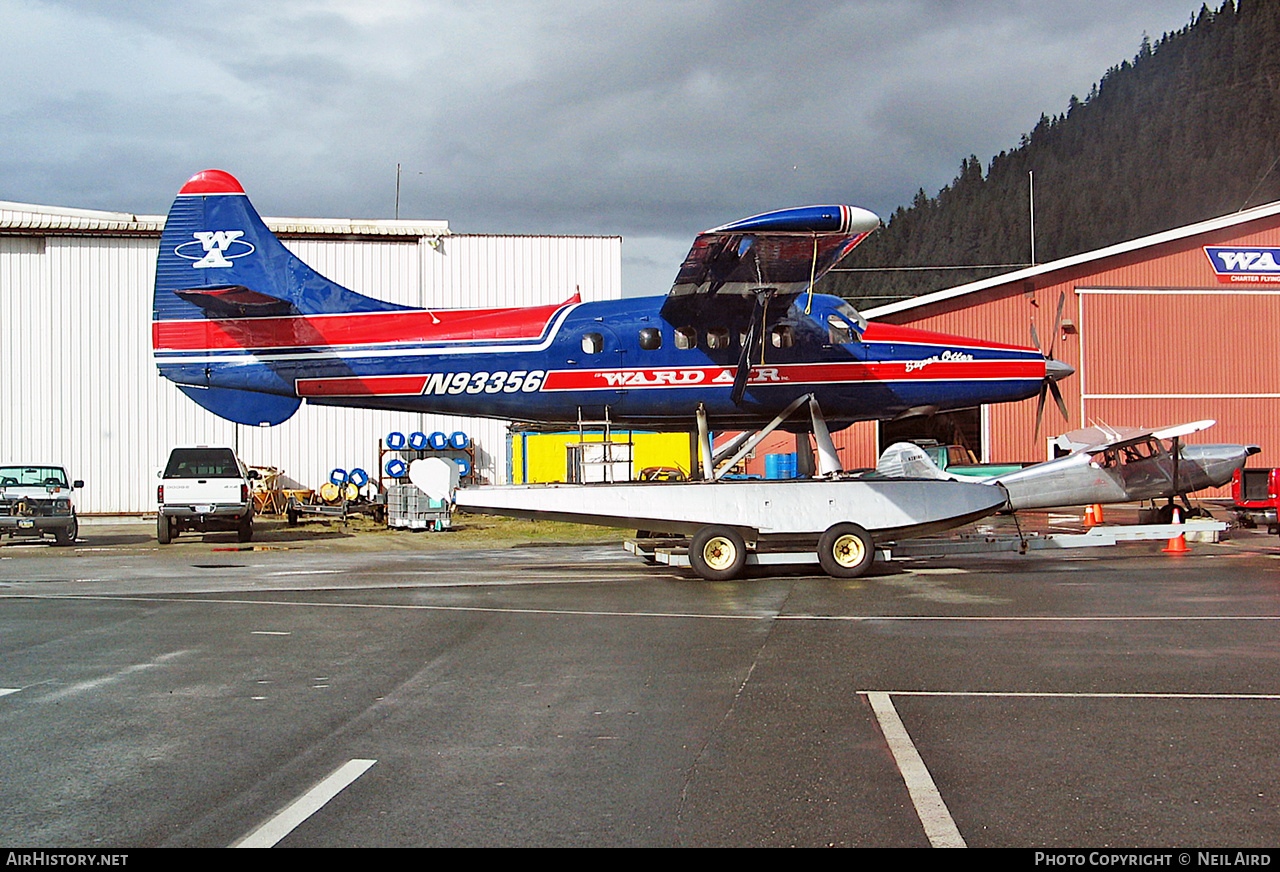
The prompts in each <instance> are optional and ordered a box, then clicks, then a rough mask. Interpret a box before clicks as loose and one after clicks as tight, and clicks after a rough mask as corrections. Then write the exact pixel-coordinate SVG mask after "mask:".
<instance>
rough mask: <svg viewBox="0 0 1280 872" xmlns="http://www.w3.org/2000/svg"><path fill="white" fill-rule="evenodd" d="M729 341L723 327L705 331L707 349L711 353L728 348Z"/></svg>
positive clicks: (727, 332) (726, 331) (727, 333)
mask: <svg viewBox="0 0 1280 872" xmlns="http://www.w3.org/2000/svg"><path fill="white" fill-rule="evenodd" d="M730 341H731V340H730V338H729V331H728V330H725V329H724V328H723V327H712V328H711V329H710V330H708V331H707V348H708V349H710V350H711V351H718V350H720V349H721V348H728V347H729V344H730Z"/></svg>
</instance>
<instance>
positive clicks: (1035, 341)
mask: <svg viewBox="0 0 1280 872" xmlns="http://www.w3.org/2000/svg"><path fill="white" fill-rule="evenodd" d="M1031 345H1032V346H1033V347H1034V348H1035V349H1036V350H1037V351H1039V350H1040V349H1041V348H1044V346H1043V345H1041V344H1040V334H1038V333H1036V322H1035V319H1034V318H1033V319H1032V320H1031Z"/></svg>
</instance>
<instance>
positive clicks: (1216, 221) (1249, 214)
mask: <svg viewBox="0 0 1280 872" xmlns="http://www.w3.org/2000/svg"><path fill="white" fill-rule="evenodd" d="M1276 214H1280V201H1277V202H1274V203H1266V204H1264V205H1261V206H1254V207H1253V208H1251V209H1242V210H1240V211H1239V212H1232V213H1230V214H1229V215H1221V216H1219V217H1217V218H1210V219H1208V220H1207V221H1199V222H1196V223H1195V224H1187V225H1185V226H1183V227H1175V228H1173V229H1172V230H1162V231H1161V232H1159V233H1153V234H1151V235H1150V236H1142V237H1139V238H1138V239H1131V240H1129V241H1127V242H1118V243H1116V244H1115V245H1108V246H1106V247H1104V248H1099V249H1095V250H1094V251H1086V252H1083V253H1081V254H1074V255H1072V256H1071V257H1064V258H1062V259H1061V260H1054V261H1050V262H1048V263H1042V264H1037V265H1036V266H1031V267H1027V268H1025V269H1020V270H1015V271H1014V272H1009V273H1001V274H1000V275H997V276H991V277H989V278H985V279H979V280H978V281H976V282H969V283H968V284H964V285H957V286H955V287H954V288H945V289H943V290H941V291H934V292H932V293H929V294H921V295H920V296H918V297H911V298H910V299H907V300H899V301H898V302H896V303H887V304H885V305H883V306H876V307H875V308H873V309H865V310H863V312H862V314H863V316H865V317H867V318H878V317H881V316H884V315H893V314H895V313H897V312H905V311H909V310H911V309H916V308H919V307H921V306H928V305H931V304H933V303H940V302H944V301H946V300H952V299H955V298H956V297H963V296H966V295H968V294H975V293H977V292H979V291H984V290H986V289H988V288H994V287H998V286H1000V285H1005V284H1009V283H1010V282H1017V281H1024V280H1026V279H1030V278H1035V277H1036V276H1039V275H1044V274H1045V273H1050V272H1054V271H1056V270H1060V269H1066V268H1069V267H1074V266H1080V265H1082V264H1086V263H1089V262H1090V261H1094V260H1102V259H1104V258H1108V257H1114V256H1115V255H1118V254H1128V253H1129V252H1132V251H1138V250H1140V249H1143V248H1148V247H1150V246H1154V245H1162V244H1164V243H1166V242H1174V241H1176V240H1179V239H1185V238H1187V237H1190V236H1197V235H1199V234H1201V233H1209V232H1212V231H1215V230H1222V229H1225V228H1228V227H1233V226H1235V225H1237V224H1246V223H1248V222H1250V221H1257V220H1258V219H1260V218H1268V217H1270V216H1272V215H1276Z"/></svg>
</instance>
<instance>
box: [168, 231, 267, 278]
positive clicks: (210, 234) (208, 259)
mask: <svg viewBox="0 0 1280 872" xmlns="http://www.w3.org/2000/svg"><path fill="white" fill-rule="evenodd" d="M191 235H192V236H194V237H195V240H194V241H193V242H184V243H183V244H182V245H179V246H177V247H176V248H174V250H173V253H174V254H176V255H177V256H178V257H182V258H186V259H187V260H194V261H195V263H193V264H191V267H192V268H193V269H210V268H214V269H216V268H222V267H229V266H231V261H232V260H233V259H234V258H237V257H248V256H249V255H251V254H253V252H254V251H255V250H256V249H254V247H253V243H251V242H247V241H245V240H243V239H241V238H240V237H242V236H244V231H243V230H199V231H196V232H194V233H192V234H191ZM232 246H235V248H234V249H233V248H232Z"/></svg>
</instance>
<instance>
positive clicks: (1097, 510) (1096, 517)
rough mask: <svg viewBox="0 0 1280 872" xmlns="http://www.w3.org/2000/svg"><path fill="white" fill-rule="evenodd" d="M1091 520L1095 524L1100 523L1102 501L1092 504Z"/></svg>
mask: <svg viewBox="0 0 1280 872" xmlns="http://www.w3.org/2000/svg"><path fill="white" fill-rule="evenodd" d="M1093 522H1094V523H1095V524H1101V523H1102V503H1094V504H1093Z"/></svg>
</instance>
